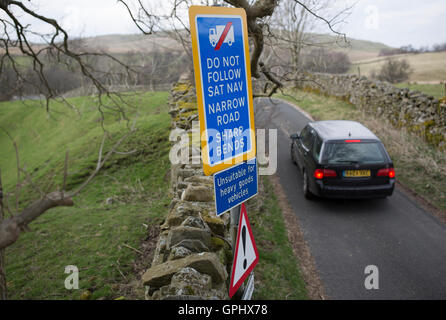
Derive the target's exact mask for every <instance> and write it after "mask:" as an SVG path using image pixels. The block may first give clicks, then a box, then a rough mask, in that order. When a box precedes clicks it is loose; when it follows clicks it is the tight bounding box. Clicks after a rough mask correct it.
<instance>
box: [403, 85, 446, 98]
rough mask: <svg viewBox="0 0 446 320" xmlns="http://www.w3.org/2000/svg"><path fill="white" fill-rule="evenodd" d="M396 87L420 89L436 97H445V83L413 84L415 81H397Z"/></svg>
mask: <svg viewBox="0 0 446 320" xmlns="http://www.w3.org/2000/svg"><path fill="white" fill-rule="evenodd" d="M395 87H397V88H408V89H409V90H412V91H420V92H423V93H425V94H427V95H430V96H433V97H434V98H436V99H441V98H443V97H446V89H445V84H415V83H398V84H396V85H395Z"/></svg>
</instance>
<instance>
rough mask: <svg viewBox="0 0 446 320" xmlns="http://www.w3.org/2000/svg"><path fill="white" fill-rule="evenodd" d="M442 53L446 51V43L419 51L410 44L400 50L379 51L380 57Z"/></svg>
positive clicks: (422, 48)
mask: <svg viewBox="0 0 446 320" xmlns="http://www.w3.org/2000/svg"><path fill="white" fill-rule="evenodd" d="M442 51H446V42H445V43H442V44H438V43H436V44H434V45H433V46H432V48H429V47H428V46H424V47H420V48H418V49H417V48H415V47H414V46H412V45H411V44H409V45H407V46H402V47H399V48H388V49H387V48H386V49H381V50H380V51H379V56H393V55H396V54H407V53H412V54H417V53H424V52H442Z"/></svg>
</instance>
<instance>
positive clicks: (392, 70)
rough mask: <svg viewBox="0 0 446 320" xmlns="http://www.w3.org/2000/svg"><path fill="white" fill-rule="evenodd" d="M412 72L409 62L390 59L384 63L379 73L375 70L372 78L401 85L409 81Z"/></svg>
mask: <svg viewBox="0 0 446 320" xmlns="http://www.w3.org/2000/svg"><path fill="white" fill-rule="evenodd" d="M412 72H413V70H412V68H411V67H410V64H409V62H407V60H405V59H402V60H396V59H390V60H387V61H386V62H385V63H384V65H383V66H382V67H381V69H380V70H379V72H378V73H377V72H376V71H375V70H373V71H372V73H371V77H372V78H374V79H378V80H381V81H388V82H390V83H399V82H404V81H406V80H408V79H409V76H410V74H411V73H412Z"/></svg>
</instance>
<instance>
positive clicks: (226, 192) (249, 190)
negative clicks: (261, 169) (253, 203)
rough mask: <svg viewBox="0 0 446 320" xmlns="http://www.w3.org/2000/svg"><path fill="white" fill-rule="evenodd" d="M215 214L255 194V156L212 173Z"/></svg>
mask: <svg viewBox="0 0 446 320" xmlns="http://www.w3.org/2000/svg"><path fill="white" fill-rule="evenodd" d="M214 189H215V207H216V210H217V216H219V215H221V214H222V213H224V212H226V211H228V210H230V209H232V208H234V207H236V206H238V205H239V204H241V203H243V202H245V201H246V200H248V199H250V198H251V197H253V196H255V195H256V194H257V190H258V186H257V161H256V158H254V159H252V160H250V161H248V162H243V163H241V164H239V165H236V166H233V167H230V168H229V169H226V170H223V171H220V172H218V173H216V174H214Z"/></svg>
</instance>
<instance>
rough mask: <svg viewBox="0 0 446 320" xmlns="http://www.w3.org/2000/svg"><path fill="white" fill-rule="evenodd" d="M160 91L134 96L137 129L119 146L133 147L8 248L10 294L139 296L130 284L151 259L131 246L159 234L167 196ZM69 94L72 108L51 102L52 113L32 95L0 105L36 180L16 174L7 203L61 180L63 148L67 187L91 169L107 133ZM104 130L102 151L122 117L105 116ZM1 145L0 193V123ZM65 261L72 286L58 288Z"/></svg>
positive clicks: (6, 180)
mask: <svg viewBox="0 0 446 320" xmlns="http://www.w3.org/2000/svg"><path fill="white" fill-rule="evenodd" d="M167 96H168V94H167V93H166V92H159V93H146V94H142V95H139V96H134V97H133V98H132V99H135V100H134V103H135V105H138V106H139V107H138V110H137V112H138V114H139V117H138V118H137V122H136V127H137V128H138V130H137V131H136V132H135V133H134V134H133V135H132V136H130V137H129V138H128V139H127V140H126V141H125V143H124V144H123V145H122V146H121V147H120V148H119V150H118V151H121V152H127V151H131V150H136V151H135V152H132V153H129V154H122V155H118V154H115V155H114V156H112V158H111V159H110V161H108V162H107V163H106V165H105V167H104V168H103V170H101V171H100V173H99V174H98V176H97V177H96V178H95V179H93V181H92V182H91V183H90V184H89V185H88V187H87V188H86V189H84V190H83V191H82V192H81V193H80V194H79V195H78V196H77V197H75V198H74V206H73V207H59V208H54V209H51V210H49V211H48V212H46V213H45V214H44V215H42V216H41V217H39V218H38V219H37V220H35V221H34V222H32V223H31V224H30V230H29V231H28V232H24V233H23V234H22V235H21V236H20V238H19V239H18V241H17V242H16V243H14V244H13V245H12V246H10V247H8V248H7V249H6V276H7V281H8V290H9V296H10V298H11V299H79V298H80V296H81V294H82V293H83V292H85V291H86V290H88V291H89V292H90V293H91V298H92V299H115V298H118V297H120V296H122V295H124V296H126V297H127V298H137V299H143V298H144V290H143V288H138V286H137V284H138V283H139V279H138V276H139V273H138V272H139V271H141V270H142V268H144V267H145V265H141V264H142V263H146V262H147V261H149V260H150V258H149V257H146V256H144V255H143V256H144V257H145V258H146V259H147V261H145V262H141V261H139V256H140V255H139V254H137V253H139V252H138V251H135V250H134V249H132V248H139V250H143V251H144V254H146V251H145V249H144V248H145V245H146V244H144V243H145V242H144V243H143V244H142V240H143V239H148V241H149V242H148V243H147V245H150V239H152V238H153V237H156V235H157V231H156V230H157V224H159V223H160V221H161V219H162V218H163V217H164V214H165V212H166V206H167V205H168V203H169V200H170V199H169V197H168V183H166V176H167V173H168V172H169V168H170V162H169V158H168V153H169V149H170V144H169V141H168V136H169V123H170V116H169V114H168V107H167V105H166V101H167ZM69 101H70V103H71V104H72V105H74V106H76V108H77V109H78V111H79V112H75V111H74V110H72V109H70V108H68V107H67V106H66V105H62V104H58V103H56V102H52V103H51V105H50V107H51V110H53V112H52V113H51V116H49V115H48V114H47V113H46V112H45V109H44V108H42V107H41V106H40V105H39V102H38V101H26V103H22V102H20V101H15V102H4V103H1V104H0V127H2V128H4V129H6V130H7V131H8V132H9V134H10V135H11V136H12V137H13V138H14V139H15V141H16V142H17V146H18V150H19V155H20V163H21V166H24V167H26V171H27V172H28V173H29V174H30V177H31V178H32V181H33V184H32V185H31V184H30V183H29V181H28V179H26V180H24V177H23V174H22V178H21V181H22V186H21V193H20V194H21V197H20V202H19V203H18V206H19V210H15V199H14V197H10V198H8V200H9V207H10V208H11V210H12V211H20V209H21V208H23V207H24V206H26V203H28V202H29V201H30V200H32V199H36V198H38V197H39V193H38V192H37V190H36V189H37V188H41V189H42V190H48V189H52V190H54V189H56V188H58V186H59V185H60V184H61V181H62V172H63V164H64V158H65V152H66V151H67V150H69V166H68V179H67V180H68V181H67V186H68V190H73V189H75V188H77V187H78V186H79V185H80V183H81V182H83V181H85V179H86V178H87V177H88V176H89V175H90V174H91V172H92V170H93V169H94V168H95V166H96V163H97V158H98V150H99V146H100V144H101V140H102V136H103V134H104V131H103V130H102V128H101V126H100V122H99V121H98V118H99V112H98V110H97V109H96V108H95V107H94V105H95V102H94V99H93V98H91V97H79V98H71V99H69ZM132 115H133V114H129V116H132ZM132 118H133V116H132ZM105 128H106V129H107V131H108V132H109V133H110V137H111V138H110V139H107V142H106V143H105V145H104V151H105V152H108V150H109V149H110V147H111V145H112V141H116V140H117V139H119V138H120V137H121V136H122V134H123V133H124V132H127V123H126V121H119V118H118V119H115V117H114V115H110V116H108V115H107V119H106V122H105ZM0 150H1V155H2V156H1V157H0V167H1V169H2V171H1V172H2V180H3V187H4V192H5V193H14V190H15V183H16V177H17V176H16V175H17V169H16V166H17V165H16V159H15V150H14V147H13V145H12V143H11V141H10V139H9V138H8V136H7V135H6V134H5V133H4V132H3V130H0ZM52 181H53V182H54V183H52ZM6 212H8V211H6ZM8 216H9V214H8V213H7V217H8ZM149 249H150V248H148V252H151V251H150V250H149ZM68 265H75V266H77V267H78V269H79V277H80V280H79V290H67V289H65V287H64V280H65V278H66V277H67V274H65V273H64V270H65V267H66V266H68Z"/></svg>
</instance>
